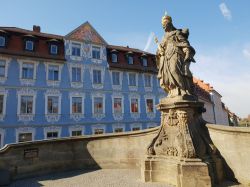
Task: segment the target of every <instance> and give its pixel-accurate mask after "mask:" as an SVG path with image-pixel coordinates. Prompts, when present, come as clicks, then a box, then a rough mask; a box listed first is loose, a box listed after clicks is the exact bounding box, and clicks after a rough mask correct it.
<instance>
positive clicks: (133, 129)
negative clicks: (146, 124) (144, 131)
mask: <svg viewBox="0 0 250 187" xmlns="http://www.w3.org/2000/svg"><path fill="white" fill-rule="evenodd" d="M138 130H140V127H133V128H132V131H138Z"/></svg>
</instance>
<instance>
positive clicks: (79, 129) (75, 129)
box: [69, 125, 85, 137]
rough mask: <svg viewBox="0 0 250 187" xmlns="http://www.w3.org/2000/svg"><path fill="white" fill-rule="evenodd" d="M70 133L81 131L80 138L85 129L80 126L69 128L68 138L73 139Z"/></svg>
mask: <svg viewBox="0 0 250 187" xmlns="http://www.w3.org/2000/svg"><path fill="white" fill-rule="evenodd" d="M72 131H82V136H83V135H84V131H85V128H84V126H80V125H74V126H70V127H69V136H70V137H74V136H72Z"/></svg>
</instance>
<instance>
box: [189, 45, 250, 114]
mask: <svg viewBox="0 0 250 187" xmlns="http://www.w3.org/2000/svg"><path fill="white" fill-rule="evenodd" d="M241 46H244V45H233V46H226V47H217V48H213V49H212V50H210V49H205V50H204V49H203V50H199V48H197V56H196V61H197V63H196V64H192V65H191V69H192V71H193V74H194V76H195V77H198V78H200V79H202V80H204V81H205V82H208V83H210V84H211V85H212V86H213V87H214V89H215V90H217V91H218V92H219V93H220V94H221V95H222V101H223V102H225V104H226V106H228V107H229V109H230V110H231V111H232V112H234V113H236V114H237V115H239V116H240V117H246V116H247V115H248V114H250V108H249V106H250V97H249V93H250V86H249V82H250V74H249V71H250V63H249V62H247V61H246V60H245V59H244V57H243V55H242V47H241Z"/></svg>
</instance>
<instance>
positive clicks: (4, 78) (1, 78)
mask: <svg viewBox="0 0 250 187" xmlns="http://www.w3.org/2000/svg"><path fill="white" fill-rule="evenodd" d="M0 60H1V61H5V69H4V71H5V72H4V77H0V83H2V84H4V83H5V81H6V80H7V79H8V69H9V64H10V61H11V59H10V58H6V57H2V56H0Z"/></svg>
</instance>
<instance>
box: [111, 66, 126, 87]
mask: <svg viewBox="0 0 250 187" xmlns="http://www.w3.org/2000/svg"><path fill="white" fill-rule="evenodd" d="M113 72H118V73H119V78H120V85H113ZM110 77H111V81H112V82H111V84H112V89H113V90H121V89H122V81H123V80H122V78H123V72H122V71H117V70H113V71H110Z"/></svg>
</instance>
